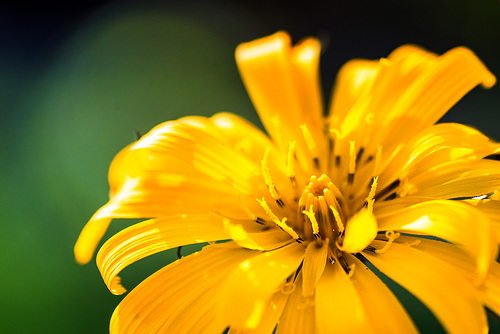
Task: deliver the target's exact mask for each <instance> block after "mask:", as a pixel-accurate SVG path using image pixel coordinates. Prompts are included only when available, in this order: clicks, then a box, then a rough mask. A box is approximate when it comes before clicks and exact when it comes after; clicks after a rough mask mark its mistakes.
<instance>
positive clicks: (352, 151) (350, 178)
mask: <svg viewBox="0 0 500 334" xmlns="http://www.w3.org/2000/svg"><path fill="white" fill-rule="evenodd" d="M355 172H356V141H355V140H349V172H348V173H349V174H348V175H347V182H348V183H349V184H352V183H353V182H354V173H355Z"/></svg>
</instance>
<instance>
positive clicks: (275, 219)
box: [257, 197, 303, 243]
mask: <svg viewBox="0 0 500 334" xmlns="http://www.w3.org/2000/svg"><path fill="white" fill-rule="evenodd" d="M257 202H259V204H260V205H261V206H262V208H263V209H264V211H265V212H266V214H267V215H268V216H269V218H271V220H272V221H273V222H274V223H275V224H276V225H278V227H279V228H281V229H282V230H283V231H285V232H286V233H288V234H290V236H291V237H292V238H294V239H295V240H296V241H297V242H299V243H301V242H302V241H303V240H302V239H301V238H300V237H299V235H298V234H297V232H295V231H294V230H293V228H291V227H290V226H288V225H287V223H286V217H283V219H282V220H280V219H279V218H278V217H277V216H276V215H275V214H274V213H273V212H272V211H271V209H270V208H269V205H267V202H266V199H265V198H264V197H262V200H260V199H258V198H257Z"/></svg>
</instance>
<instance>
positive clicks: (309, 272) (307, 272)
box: [302, 239, 329, 297]
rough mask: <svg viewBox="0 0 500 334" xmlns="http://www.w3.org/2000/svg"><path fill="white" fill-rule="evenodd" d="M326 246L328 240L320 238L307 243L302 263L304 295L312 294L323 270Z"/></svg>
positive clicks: (326, 251)
mask: <svg viewBox="0 0 500 334" xmlns="http://www.w3.org/2000/svg"><path fill="white" fill-rule="evenodd" d="M328 247H329V245H328V240H327V241H323V240H321V239H318V240H315V241H313V242H311V243H309V245H307V248H306V254H305V257H304V264H303V265H302V293H303V294H304V296H305V297H307V296H312V294H313V293H314V288H315V287H316V283H318V281H319V279H320V277H321V275H322V274H323V270H325V265H326V258H327V253H328Z"/></svg>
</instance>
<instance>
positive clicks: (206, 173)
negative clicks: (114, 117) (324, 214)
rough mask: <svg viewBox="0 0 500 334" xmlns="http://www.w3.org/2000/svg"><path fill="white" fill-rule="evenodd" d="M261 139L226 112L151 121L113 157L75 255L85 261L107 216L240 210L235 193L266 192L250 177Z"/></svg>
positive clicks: (255, 171) (256, 174)
mask: <svg viewBox="0 0 500 334" xmlns="http://www.w3.org/2000/svg"><path fill="white" fill-rule="evenodd" d="M238 131H240V132H238ZM237 132H238V133H239V134H240V135H241V136H242V137H240V139H238V138H237V134H236V133H237ZM254 139H255V141H254ZM242 141H244V142H245V143H247V144H246V146H245V147H246V148H245V149H244V150H243V149H241V150H237V149H236V147H235V146H238V145H239V146H240V147H241V146H242V145H243V144H241V142H242ZM268 145H270V141H269V140H268V139H265V136H264V135H263V134H262V133H261V132H260V131H258V130H257V129H255V128H253V127H252V126H250V125H249V124H248V123H245V122H244V121H242V120H241V119H239V118H238V117H236V116H234V117H232V116H230V115H229V114H220V115H216V116H214V117H213V118H212V119H209V118H205V117H185V118H182V119H180V120H177V121H171V122H166V123H163V124H160V125H158V126H157V127H155V128H154V129H153V130H151V131H150V132H149V133H148V134H146V135H144V136H143V137H142V138H141V139H140V140H139V141H137V142H136V143H134V144H132V145H129V146H128V147H127V148H125V149H124V150H122V151H121V152H120V153H119V154H118V155H117V156H116V158H115V159H114V160H113V162H112V164H111V168H110V172H109V182H110V187H111V196H110V197H111V198H110V201H109V202H108V203H107V204H106V205H104V206H103V207H102V208H101V209H99V210H98V211H97V212H96V213H95V214H94V216H93V217H92V218H91V220H90V221H89V223H88V224H87V226H86V227H85V228H84V229H83V231H82V233H81V234H80V237H79V239H78V241H77V244H76V246H75V256H76V258H77V261H78V262H80V263H87V262H88V261H90V259H91V257H92V254H93V252H94V250H95V248H96V246H97V244H98V243H99V240H100V239H101V238H102V236H103V235H104V233H105V231H106V229H107V227H108V225H109V222H110V220H111V219H112V218H155V217H159V216H167V215H171V213H172V212H180V213H183V214H184V213H196V214H199V213H208V212H212V211H214V210H217V211H218V212H224V210H226V209H230V210H233V211H234V208H240V206H239V203H238V201H237V193H238V191H240V192H244V193H255V192H258V191H266V189H265V185H264V184H263V183H261V182H255V179H256V178H258V179H260V178H261V177H262V175H261V169H260V165H259V164H258V161H257V162H256V160H255V156H256V155H258V156H260V154H263V153H262V152H263V151H264V149H265V147H268ZM240 211H242V210H240Z"/></svg>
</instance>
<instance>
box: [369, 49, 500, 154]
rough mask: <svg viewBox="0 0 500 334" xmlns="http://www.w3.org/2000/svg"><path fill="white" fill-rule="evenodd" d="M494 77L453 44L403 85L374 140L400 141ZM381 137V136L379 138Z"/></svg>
mask: <svg viewBox="0 0 500 334" xmlns="http://www.w3.org/2000/svg"><path fill="white" fill-rule="evenodd" d="M495 80H496V79H495V77H494V76H493V74H491V73H490V72H489V71H488V69H487V68H486V67H485V66H484V65H483V64H482V62H481V61H480V60H479V59H478V58H477V57H476V56H475V55H474V54H473V53H472V52H471V51H470V50H468V49H466V48H462V47H459V48H455V49H452V50H450V51H448V52H447V53H445V54H443V55H442V56H440V57H439V58H438V59H437V61H436V62H435V63H434V64H433V65H432V66H429V67H427V69H426V70H425V71H424V72H422V74H421V75H420V76H418V78H416V79H415V80H414V82H413V83H412V84H411V85H410V86H409V87H408V88H407V89H405V91H404V93H403V94H402V95H401V97H400V98H399V99H398V101H397V102H396V103H395V104H394V105H393V106H392V107H391V109H390V112H389V114H387V115H385V116H384V118H383V122H382V123H381V127H382V128H384V129H385V130H384V131H380V132H378V135H377V138H381V140H378V139H377V138H372V139H373V140H375V141H376V142H377V143H381V144H382V145H384V148H389V147H390V143H401V142H404V141H407V140H408V138H411V136H413V135H415V134H416V133H417V132H418V131H420V130H421V129H423V128H425V127H427V126H429V125H432V124H434V123H435V122H437V121H438V120H439V119H440V118H441V117H442V116H443V115H444V113H446V112H447V111H448V110H449V109H450V108H451V107H452V106H453V105H454V104H455V103H457V102H458V101H459V100H460V99H461V98H462V97H463V96H464V95H465V94H466V93H467V92H469V91H470V90H471V89H472V88H474V87H475V86H476V85H478V84H483V86H484V87H487V88H489V87H491V86H492V85H493V84H494V83H495ZM382 138H383V139H382Z"/></svg>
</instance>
